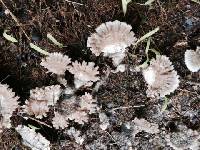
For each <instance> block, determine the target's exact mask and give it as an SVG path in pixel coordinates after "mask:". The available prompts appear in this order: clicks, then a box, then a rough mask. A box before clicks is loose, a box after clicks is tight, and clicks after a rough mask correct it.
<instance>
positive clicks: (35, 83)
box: [0, 0, 200, 150]
mask: <svg viewBox="0 0 200 150" xmlns="http://www.w3.org/2000/svg"><path fill="white" fill-rule="evenodd" d="M74 1H75V0H74ZM76 1H77V2H80V3H81V4H83V5H76V4H71V3H68V2H65V1H64V0H40V1H37V0H32V1H30V0H13V1H8V0H4V2H5V4H6V5H7V7H8V8H9V9H10V10H11V12H13V13H14V15H15V16H16V17H17V18H18V20H19V22H20V23H21V24H22V28H23V30H24V31H25V32H26V33H27V35H28V36H29V38H30V39H31V42H35V43H36V44H37V45H39V46H40V47H42V48H45V49H47V50H48V51H49V52H63V53H64V54H67V55H69V56H70V57H71V58H72V59H73V60H85V61H94V62H96V63H97V65H99V66H100V67H101V69H103V68H105V66H106V65H110V66H112V65H111V63H110V60H109V59H108V60H107V59H106V63H105V62H104V61H103V60H101V59H99V60H98V61H97V60H96V57H94V56H92V55H91V52H90V51H89V49H87V47H86V41H87V37H88V36H89V35H90V34H91V33H92V32H94V29H95V28H96V27H97V26H98V25H100V24H101V23H103V22H107V21H112V20H116V19H118V20H120V21H125V22H127V23H129V24H131V25H132V27H133V31H134V32H135V33H136V36H137V37H141V36H142V35H144V34H145V33H147V32H148V31H150V30H152V29H154V28H155V27H157V26H160V31H159V32H158V33H156V34H155V35H154V36H153V37H152V41H153V42H152V43H151V47H152V48H155V49H156V50H158V51H159V52H160V53H161V54H163V55H167V56H168V57H170V60H171V61H172V62H173V64H174V66H175V69H176V70H177V72H178V74H179V75H180V79H181V85H180V87H179V88H178V90H177V91H176V92H175V93H174V94H172V95H170V96H169V98H170V99H172V100H173V102H172V103H171V104H170V105H169V106H168V109H169V110H170V114H169V115H168V118H166V117H163V118H155V116H153V115H152V114H155V111H156V107H157V104H158V103H160V104H162V101H155V100H152V99H148V98H147V97H146V94H145V91H146V84H145V82H144V79H143V77H142V75H141V73H135V72H130V71H126V72H124V73H118V74H111V75H110V77H109V80H108V81H107V84H105V85H103V86H102V87H101V88H100V90H99V92H98V93H97V97H98V101H99V102H100V103H101V104H102V111H105V112H106V113H107V115H108V116H109V115H111V114H110V113H109V110H111V109H112V108H117V107H127V108H125V109H120V110H116V112H115V113H114V115H113V114H112V115H111V116H110V118H111V123H112V125H113V128H112V129H109V132H112V131H119V127H120V125H121V123H123V122H125V121H131V120H133V119H134V117H138V118H145V119H147V120H149V121H152V120H153V121H154V122H156V123H158V124H159V125H160V126H161V127H166V128H167V129H170V130H174V129H175V128H176V123H177V122H182V123H184V124H185V125H187V127H188V128H191V129H196V130H198V131H200V112H199V110H200V100H199V99H200V88H199V86H197V84H199V82H200V73H191V72H190V71H188V69H187V68H186V66H185V64H184V57H183V56H184V52H185V50H186V49H195V48H196V46H200V34H199V33H200V5H198V4H196V3H193V2H191V1H190V0H165V1H161V0H160V1H157V2H155V3H154V4H153V6H152V8H151V9H149V8H148V6H144V5H139V4H138V3H144V2H145V1H142V0H137V1H136V2H133V3H131V4H130V5H129V6H128V11H127V14H126V15H125V16H123V12H122V8H121V2H120V0H101V1H100V0H76ZM4 11H5V8H4V7H3V6H2V5H1V4H0V81H2V83H6V84H8V85H10V87H12V88H13V91H15V92H16V93H17V95H19V96H20V102H21V104H24V101H25V100H26V99H27V98H28V96H29V90H30V89H32V88H35V87H41V86H46V85H52V84H55V83H57V81H56V77H55V76H53V75H50V74H46V70H45V69H44V68H42V67H41V66H40V65H39V63H40V61H41V58H42V57H43V56H42V55H41V54H39V53H37V52H36V51H34V50H32V49H31V48H30V47H29V43H30V41H29V40H28V39H27V38H26V37H25V36H24V34H23V32H22V29H21V28H20V27H19V26H17V25H16V22H15V21H14V20H13V19H12V18H11V17H10V16H9V15H6V14H5V13H4ZM5 29H6V30H9V33H10V34H12V35H13V36H14V37H16V38H17V39H18V40H19V43H17V44H13V43H10V42H9V41H7V40H5V39H4V38H3V36H2V34H3V31H4V30H5ZM48 32H50V33H51V34H52V35H53V36H54V37H56V39H57V40H58V41H60V42H62V43H64V45H66V47H64V48H58V47H57V46H55V45H53V44H52V43H50V42H49V41H48V40H47V38H46V35H47V33H48ZM181 41H185V42H187V43H188V44H186V45H183V46H177V45H176V44H177V43H178V42H181ZM145 45H146V43H141V44H140V45H139V46H138V47H137V49H132V48H130V50H129V53H130V54H131V55H128V56H127V57H126V59H125V60H124V62H125V63H126V64H128V67H129V68H132V67H135V66H137V65H139V64H142V63H143V62H144V60H145V54H144V48H145ZM133 56H134V57H133ZM151 56H152V57H153V56H154V55H153V54H151ZM66 77H67V79H68V80H69V81H70V80H71V78H70V77H69V78H68V75H66ZM138 105H141V107H135V106H138ZM187 111H197V112H198V113H197V114H198V115H197V116H195V117H194V118H190V116H185V112H187ZM50 116H51V115H50ZM93 117H94V119H91V121H93V122H96V123H97V122H98V121H99V120H98V119H97V118H98V117H95V116H93ZM50 118H51V117H50ZM91 118H92V116H91ZM44 122H46V123H47V124H48V123H50V119H49V118H46V119H45V120H44ZM13 124H14V125H15V126H16V125H17V124H32V125H34V126H38V127H40V128H41V127H42V129H41V130H40V131H39V132H40V133H41V134H42V135H44V136H45V137H46V138H47V139H48V140H50V141H51V143H53V144H52V149H62V150H65V149H67V150H70V149H85V148H84V146H83V147H80V146H77V145H76V144H74V142H73V140H71V141H70V140H69V137H66V136H64V135H63V133H62V132H61V131H57V130H55V129H51V130H50V129H49V128H46V127H44V126H41V125H39V124H38V123H36V122H34V121H30V120H28V121H25V120H23V119H21V118H20V117H19V116H17V115H16V116H14V119H13ZM87 127H90V129H88V130H89V131H87ZM78 128H79V129H81V130H82V132H83V133H86V132H89V133H90V134H92V132H94V131H95V132H97V134H96V135H95V134H94V136H92V138H91V137H88V140H87V141H86V143H90V142H91V141H92V139H98V138H102V136H105V134H104V133H100V132H99V131H96V129H94V130H92V129H93V128H94V127H92V126H91V124H88V125H85V126H83V127H79V126H78ZM90 130H91V131H90ZM105 138H109V136H108V137H105ZM141 140H142V138H141ZM63 141H64V142H63ZM111 141H112V140H111ZM111 143H112V142H111ZM108 145H110V146H108V147H109V148H108V149H118V148H119V147H117V146H116V145H114V144H113V145H112V144H108ZM0 149H2V150H4V149H5V150H7V149H9V150H10V149H15V150H17V149H27V148H25V147H24V146H23V145H22V144H21V141H20V137H19V135H18V134H17V133H16V132H15V131H14V129H10V130H6V131H5V132H4V134H3V135H2V136H1V140H0Z"/></svg>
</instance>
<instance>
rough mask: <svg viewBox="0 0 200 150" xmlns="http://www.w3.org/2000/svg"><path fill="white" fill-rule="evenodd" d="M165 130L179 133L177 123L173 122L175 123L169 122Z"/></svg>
mask: <svg viewBox="0 0 200 150" xmlns="http://www.w3.org/2000/svg"><path fill="white" fill-rule="evenodd" d="M165 128H166V129H167V130H169V131H170V132H177V131H178V128H177V126H176V124H175V122H173V121H170V122H168V123H167V125H166V127H165Z"/></svg>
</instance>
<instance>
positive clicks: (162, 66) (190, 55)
mask: <svg viewBox="0 0 200 150" xmlns="http://www.w3.org/2000/svg"><path fill="white" fill-rule="evenodd" d="M131 30H132V27H131V26H130V25H128V24H126V23H125V22H120V21H117V20H116V21H113V22H106V23H103V24H101V25H100V26H99V27H97V28H96V32H95V33H93V34H92V35H91V36H90V37H89V38H88V41H87V47H88V48H90V50H91V51H92V53H93V54H94V55H95V56H97V57H100V54H103V56H104V57H109V58H111V59H112V62H113V65H114V66H115V67H119V66H120V64H121V63H122V61H123V59H124V57H125V56H126V54H127V47H129V46H131V45H134V44H135V43H136V42H137V38H136V37H135V34H134V32H133V31H131ZM185 64H186V66H187V67H188V69H189V70H190V71H192V72H197V71H199V70H200V47H197V49H196V51H194V50H187V51H186V52H185ZM40 65H41V66H43V67H44V68H46V69H47V71H48V72H51V73H54V74H56V75H57V77H58V81H59V82H60V83H61V84H62V85H64V86H65V88H64V89H63V88H61V86H60V85H51V86H48V87H42V88H38V87H37V88H35V89H32V90H31V91H30V98H29V99H28V100H27V101H26V102H25V105H24V106H22V107H21V106H19V105H18V102H17V101H18V99H19V97H17V96H15V93H14V92H13V91H12V90H11V89H9V87H8V85H5V84H0V104H1V105H0V106H1V109H0V114H1V116H2V117H1V122H0V131H2V130H1V129H3V128H10V127H11V121H10V117H11V116H12V113H13V111H15V110H16V109H17V108H21V109H18V110H21V112H20V113H22V114H23V113H24V114H28V115H29V116H34V117H35V118H38V119H41V118H43V117H46V116H47V112H48V111H49V106H55V105H58V100H59V98H60V96H61V95H62V94H63V93H64V94H71V95H72V96H71V97H70V98H69V99H67V100H66V99H65V100H63V102H61V104H59V105H58V106H59V107H61V111H60V110H55V111H54V115H55V117H54V118H53V120H52V125H53V127H54V128H56V129H64V128H66V127H68V124H69V122H68V120H74V121H75V122H77V123H79V124H84V122H88V115H89V114H92V113H96V112H98V110H99V109H100V107H99V106H98V105H97V100H96V98H94V97H93V95H92V93H85V94H84V95H82V96H79V97H77V96H75V95H74V93H75V91H76V90H78V89H79V88H81V87H91V86H92V85H94V84H98V83H101V80H102V78H101V76H100V74H99V71H98V69H99V68H98V66H96V65H95V63H94V62H85V61H83V62H82V63H80V62H78V61H75V62H72V61H71V58H69V57H68V56H66V55H63V54H62V53H58V52H55V53H49V54H48V55H47V56H46V57H45V58H44V59H42V62H41V63H40ZM66 70H68V71H69V72H70V73H71V74H73V75H74V87H69V86H68V84H67V81H66V79H65V78H64V76H65V71H66ZM142 73H143V76H144V79H145V81H146V83H147V84H148V89H147V91H146V93H147V96H148V97H153V98H161V97H165V96H166V95H169V94H170V93H172V92H174V91H175V90H176V89H177V88H178V86H179V82H180V81H179V76H178V75H177V71H175V70H174V67H173V65H172V62H171V61H170V59H169V58H168V57H167V56H165V55H157V56H156V58H153V59H151V60H150V62H149V65H148V66H147V67H145V68H142ZM99 114H100V113H99ZM101 115H102V114H101ZM103 128H106V127H105V126H104V127H103ZM16 130H17V131H18V132H19V133H20V134H21V135H22V137H23V135H24V136H25V135H28V134H30V135H29V137H30V138H28V139H24V143H25V144H26V143H28V144H29V146H30V145H31V146H33V145H37V146H39V148H41V147H42V146H43V147H42V149H49V144H50V143H49V142H48V141H46V139H44V138H43V137H42V136H41V135H40V134H39V133H37V134H36V133H35V132H34V130H32V129H30V128H28V127H26V126H22V125H19V126H18V127H17V128H16ZM33 137H34V138H33ZM32 139H35V141H33V142H31V141H27V140H32ZM42 141H43V144H41V142H42ZM31 146H30V147H31ZM39 148H38V149H39Z"/></svg>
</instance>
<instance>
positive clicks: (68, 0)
mask: <svg viewBox="0 0 200 150" xmlns="http://www.w3.org/2000/svg"><path fill="white" fill-rule="evenodd" d="M65 1H66V2H69V3H72V4H77V5H81V6H83V5H84V4H81V3H77V2H73V1H70V0H65Z"/></svg>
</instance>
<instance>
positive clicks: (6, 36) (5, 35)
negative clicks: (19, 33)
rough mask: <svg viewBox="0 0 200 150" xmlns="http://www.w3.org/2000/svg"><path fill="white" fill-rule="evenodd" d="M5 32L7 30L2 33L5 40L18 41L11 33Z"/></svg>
mask: <svg viewBox="0 0 200 150" xmlns="http://www.w3.org/2000/svg"><path fill="white" fill-rule="evenodd" d="M6 32H7V30H5V31H4V33H3V37H4V38H6V40H8V41H11V42H13V43H17V42H18V41H17V39H16V38H14V37H12V36H11V35H8V34H7V33H6Z"/></svg>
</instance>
